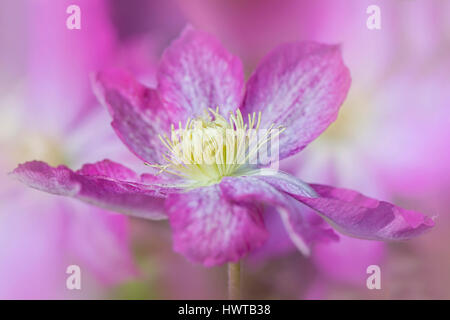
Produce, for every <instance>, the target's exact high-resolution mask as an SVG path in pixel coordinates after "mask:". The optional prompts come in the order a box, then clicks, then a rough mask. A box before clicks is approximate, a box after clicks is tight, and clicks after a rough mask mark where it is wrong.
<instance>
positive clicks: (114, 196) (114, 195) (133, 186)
mask: <svg viewBox="0 0 450 320" xmlns="http://www.w3.org/2000/svg"><path fill="white" fill-rule="evenodd" d="M106 165H107V167H106ZM102 166H103V167H102ZM125 169H126V168H125V167H123V166H121V165H118V164H114V163H113V162H112V161H110V162H109V163H107V164H106V163H103V164H101V165H100V164H97V165H88V166H85V167H83V168H82V169H81V170H79V171H77V172H73V171H72V170H70V169H69V168H67V167H66V166H59V167H56V168H54V167H51V166H49V165H48V164H46V163H45V162H41V161H31V162H26V163H24V164H21V165H19V167H17V168H16V169H15V170H14V171H13V172H12V173H11V175H12V176H14V177H16V178H17V179H18V180H19V181H21V182H23V183H25V184H27V185H28V186H30V187H32V188H35V189H38V190H42V191H45V192H49V193H52V194H56V195H62V196H67V197H73V198H76V199H79V200H82V201H84V202H87V203H90V204H94V205H96V206H99V207H101V208H105V209H109V210H112V211H116V212H120V213H124V214H128V215H131V216H136V217H140V218H146V219H154V220H160V219H165V218H166V215H165V213H164V200H165V197H166V194H165V193H164V192H161V190H160V189H159V188H158V187H156V186H150V185H144V184H140V183H136V182H129V181H121V180H116V179H115V178H117V177H123V176H124V175H126V176H127V177H131V173H130V171H128V170H129V169H127V170H125ZM107 172H108V173H113V175H112V176H111V175H110V176H106V175H105V174H106V173H107Z"/></svg>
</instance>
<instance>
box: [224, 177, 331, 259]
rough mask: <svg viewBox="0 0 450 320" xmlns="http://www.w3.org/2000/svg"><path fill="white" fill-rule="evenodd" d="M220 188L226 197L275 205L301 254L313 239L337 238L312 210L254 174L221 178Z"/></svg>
mask: <svg viewBox="0 0 450 320" xmlns="http://www.w3.org/2000/svg"><path fill="white" fill-rule="evenodd" d="M220 188H221V189H222V191H223V193H224V195H225V196H226V197H227V199H229V200H230V201H234V202H238V203H249V204H250V203H263V204H266V205H269V206H273V207H275V208H276V209H277V211H278V212H279V213H280V215H281V219H282V221H283V223H284V225H285V228H286V231H287V232H288V234H289V236H290V238H291V240H292V241H293V242H294V244H295V245H296V247H297V248H298V249H299V250H300V251H301V252H302V253H303V254H305V255H308V254H309V252H310V245H311V244H312V243H314V242H324V241H325V242H327V241H330V240H338V237H337V235H336V234H335V233H334V232H333V230H331V229H330V228H329V227H328V225H327V224H326V223H325V222H324V221H323V219H322V218H320V217H319V216H318V215H317V214H316V213H315V212H313V210H311V209H309V208H308V207H306V206H304V205H303V204H301V203H299V202H298V201H297V200H295V199H293V198H292V197H290V196H289V195H288V194H286V193H283V192H280V191H278V190H277V189H276V188H275V187H273V186H271V185H270V184H269V183H267V182H265V181H264V180H262V179H260V177H258V176H256V175H255V176H242V177H233V178H224V179H223V180H222V182H221V184H220Z"/></svg>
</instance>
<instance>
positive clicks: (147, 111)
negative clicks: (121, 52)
mask: <svg viewBox="0 0 450 320" xmlns="http://www.w3.org/2000/svg"><path fill="white" fill-rule="evenodd" d="M92 84H93V88H94V91H95V93H96V95H97V98H98V99H99V101H100V102H101V103H102V104H103V105H105V106H106V107H107V108H108V110H109V112H110V113H111V116H112V118H113V122H112V126H113V128H114V130H115V131H116V133H117V135H118V136H119V138H120V139H121V140H122V141H123V143H124V144H125V145H126V146H127V147H128V148H129V149H130V151H131V152H133V153H134V154H135V155H136V156H138V157H139V158H141V159H142V160H144V161H147V162H150V163H160V162H161V156H162V154H164V153H165V152H166V151H167V150H166V148H165V147H164V146H163V145H162V143H161V141H160V139H159V135H160V134H161V135H163V134H165V133H168V131H169V126H170V119H169V116H168V113H167V111H166V110H164V108H163V106H162V104H161V101H160V99H159V96H158V93H157V92H156V91H155V90H153V89H150V88H147V87H145V86H143V85H141V84H139V83H138V82H137V81H136V80H135V79H133V78H132V77H131V76H129V75H128V74H126V73H125V72H121V71H109V72H102V73H97V74H95V75H94V76H93V77H92Z"/></svg>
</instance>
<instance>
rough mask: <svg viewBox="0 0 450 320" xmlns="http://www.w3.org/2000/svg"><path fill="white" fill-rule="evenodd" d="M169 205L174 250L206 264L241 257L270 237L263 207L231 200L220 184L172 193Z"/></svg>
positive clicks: (210, 264)
mask: <svg viewBox="0 0 450 320" xmlns="http://www.w3.org/2000/svg"><path fill="white" fill-rule="evenodd" d="M166 209H167V212H168V215H169V221H170V225H171V226H172V230H173V237H174V240H173V241H174V250H175V251H177V252H179V253H182V254H183V255H185V256H186V257H187V258H188V259H190V260H192V261H194V262H200V263H203V264H204V265H205V266H214V265H219V264H222V263H225V262H230V261H234V262H235V261H238V260H239V259H241V258H242V257H243V256H244V255H245V254H247V253H248V252H249V251H251V250H253V249H255V248H257V247H259V246H261V245H262V244H263V243H264V241H265V240H266V239H267V237H268V234H267V231H266V229H265V226H264V222H263V219H262V216H261V213H260V211H259V209H258V208H257V207H255V206H254V205H247V204H238V203H233V202H230V201H227V200H226V199H225V198H224V196H223V194H222V191H221V189H220V188H219V186H218V185H213V186H209V187H203V188H198V189H194V190H191V191H188V192H186V193H179V194H171V195H169V197H168V198H167V202H166Z"/></svg>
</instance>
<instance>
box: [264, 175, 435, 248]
mask: <svg viewBox="0 0 450 320" xmlns="http://www.w3.org/2000/svg"><path fill="white" fill-rule="evenodd" d="M262 172H263V173H265V174H264V175H262V176H260V177H259V178H260V179H261V180H264V181H266V182H268V183H270V184H271V185H274V186H276V188H277V189H279V190H282V191H284V192H286V193H288V194H290V195H291V196H292V197H294V198H295V199H297V200H299V201H300V202H302V203H303V204H305V205H307V206H308V207H310V208H312V209H314V210H316V211H317V212H318V214H319V215H320V216H322V217H323V218H324V219H325V220H326V221H328V222H329V223H330V224H331V225H332V226H333V227H335V228H336V229H337V230H338V231H340V232H342V233H344V234H346V235H349V236H352V237H356V238H363V239H370V240H403V239H408V238H412V237H415V236H418V235H420V234H421V233H423V232H424V231H426V230H428V229H430V228H431V227H432V226H433V225H434V222H433V220H432V219H430V218H428V217H426V216H424V215H423V214H421V213H418V212H415V211H410V210H406V209H403V208H400V207H397V206H395V205H393V204H390V203H387V202H384V201H379V200H375V199H372V198H369V197H366V196H364V195H362V194H361V193H359V192H356V191H352V190H348V189H339V188H333V187H329V186H324V185H318V184H310V185H309V186H308V185H307V184H305V183H304V182H302V181H300V180H298V179H296V178H295V177H293V176H289V175H287V174H272V175H269V174H268V173H269V172H270V171H269V170H267V169H264V170H263V171H262Z"/></svg>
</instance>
